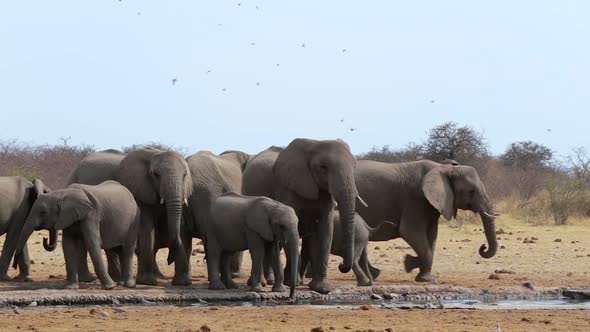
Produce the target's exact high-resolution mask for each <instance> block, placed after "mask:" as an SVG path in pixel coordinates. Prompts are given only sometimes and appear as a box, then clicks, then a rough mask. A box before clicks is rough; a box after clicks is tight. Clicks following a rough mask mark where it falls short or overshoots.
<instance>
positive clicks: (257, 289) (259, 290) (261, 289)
mask: <svg viewBox="0 0 590 332" xmlns="http://www.w3.org/2000/svg"><path fill="white" fill-rule="evenodd" d="M250 291H251V292H256V293H262V292H264V287H262V285H261V284H258V285H256V286H250Z"/></svg>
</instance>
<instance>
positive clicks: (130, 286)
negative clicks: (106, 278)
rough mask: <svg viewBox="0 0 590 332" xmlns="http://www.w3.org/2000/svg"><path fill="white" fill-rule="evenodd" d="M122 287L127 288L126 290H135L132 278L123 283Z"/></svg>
mask: <svg viewBox="0 0 590 332" xmlns="http://www.w3.org/2000/svg"><path fill="white" fill-rule="evenodd" d="M123 286H125V287H127V288H135V286H136V284H135V280H133V278H131V279H129V280H127V281H125V283H124V284H123Z"/></svg>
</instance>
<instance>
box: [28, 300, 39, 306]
mask: <svg viewBox="0 0 590 332" xmlns="http://www.w3.org/2000/svg"><path fill="white" fill-rule="evenodd" d="M37 304H38V303H37V301H33V302H31V303H29V307H36V306H37Z"/></svg>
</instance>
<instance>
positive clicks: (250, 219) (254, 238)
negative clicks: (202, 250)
mask: <svg viewBox="0 0 590 332" xmlns="http://www.w3.org/2000/svg"><path fill="white" fill-rule="evenodd" d="M297 223H298V219H297V215H296V214H295V211H293V209H292V208H291V207H289V206H287V205H284V204H282V203H279V202H277V201H275V200H272V199H270V198H267V197H263V196H243V195H239V194H236V193H233V192H230V193H225V194H223V195H221V196H219V197H218V198H217V200H216V201H215V202H214V203H213V204H212V206H211V219H210V227H209V229H208V230H207V246H206V250H207V270H208V273H209V289H223V288H226V287H227V288H237V285H236V284H235V283H234V282H233V281H232V280H231V270H230V263H231V260H230V258H231V254H233V253H235V252H238V251H242V250H246V249H248V250H249V251H250V255H251V257H252V274H251V277H250V280H251V283H250V285H251V286H250V290H251V291H255V292H260V291H263V286H262V282H261V280H262V270H263V268H262V267H263V260H264V257H265V255H268V257H270V261H271V263H272V268H273V271H274V273H275V283H274V285H273V287H272V291H273V292H283V291H285V286H283V271H282V268H281V261H280V248H279V241H281V242H283V243H284V248H285V254H286V256H287V264H289V267H290V271H293V277H294V278H295V277H296V273H297V270H298V269H297V266H298V262H297V261H298V256H299V253H298V249H299V232H298V230H297ZM220 266H221V271H220ZM220 274H221V278H220ZM291 280H295V279H291ZM294 292H295V285H294V284H292V285H291V297H293V294H294Z"/></svg>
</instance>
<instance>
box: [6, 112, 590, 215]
mask: <svg viewBox="0 0 590 332" xmlns="http://www.w3.org/2000/svg"><path fill="white" fill-rule="evenodd" d="M67 143H68V142H67V140H63V142H62V143H61V144H56V145H32V144H27V143H22V142H19V141H17V140H12V141H1V140H0V175H22V176H25V177H27V178H30V179H33V178H40V179H42V180H43V181H44V182H45V183H46V184H47V185H49V186H50V187H51V188H61V187H63V185H64V184H65V182H66V179H67V176H68V175H69V172H70V171H71V170H73V169H74V167H75V165H76V164H77V163H78V162H79V161H80V160H81V159H82V158H83V157H84V156H86V155H87V154H89V153H91V152H93V151H95V148H94V147H92V146H71V145H68V144H67ZM146 146H153V147H157V148H160V149H163V150H172V149H174V150H180V152H182V153H184V154H188V153H189V152H188V151H184V149H182V148H176V147H173V146H168V145H164V144H161V143H157V142H151V143H147V144H136V145H132V146H129V147H123V148H122V150H123V151H125V152H129V151H132V150H135V149H139V148H142V147H146ZM358 158H360V159H370V160H377V161H383V162H392V163H396V162H405V161H414V160H420V159H430V160H434V161H443V160H446V159H452V160H455V161H457V162H459V163H460V164H463V165H470V166H473V167H475V168H476V169H477V171H478V173H479V175H480V176H481V178H482V181H483V182H484V183H485V185H486V188H487V191H488V194H489V195H490V196H491V197H492V199H493V200H494V201H495V202H496V205H497V207H498V210H499V212H500V213H503V214H507V215H509V216H510V217H512V218H514V219H518V220H522V221H524V222H527V223H534V224H546V223H555V224H557V225H565V224H567V223H568V221H570V220H572V218H578V219H579V218H588V217H590V156H589V155H588V152H587V151H586V150H585V149H584V148H583V147H579V148H575V149H573V151H572V152H571V154H570V155H569V156H566V157H563V158H557V157H556V156H555V155H554V153H553V151H551V149H549V148H548V147H546V146H544V145H542V144H539V143H536V142H532V141H523V142H514V143H512V144H510V145H509V146H508V147H507V148H506V150H505V151H504V153H502V154H500V155H493V154H491V153H490V151H489V148H488V144H487V139H486V137H485V136H484V134H483V133H481V132H479V131H477V130H475V129H473V128H471V127H468V126H460V125H459V124H457V123H455V122H447V123H444V124H441V125H439V126H436V127H434V128H432V129H431V130H429V131H428V132H427V133H426V137H425V139H424V141H423V142H420V143H415V142H412V143H408V144H406V145H405V147H402V148H398V149H395V148H391V146H388V145H386V146H382V147H374V148H373V149H372V150H371V151H369V152H367V153H363V154H361V155H359V156H358ZM458 218H459V223H463V222H467V223H469V222H472V221H473V222H480V220H479V218H478V217H476V216H472V214H470V213H460V214H459V216H458Z"/></svg>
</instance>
